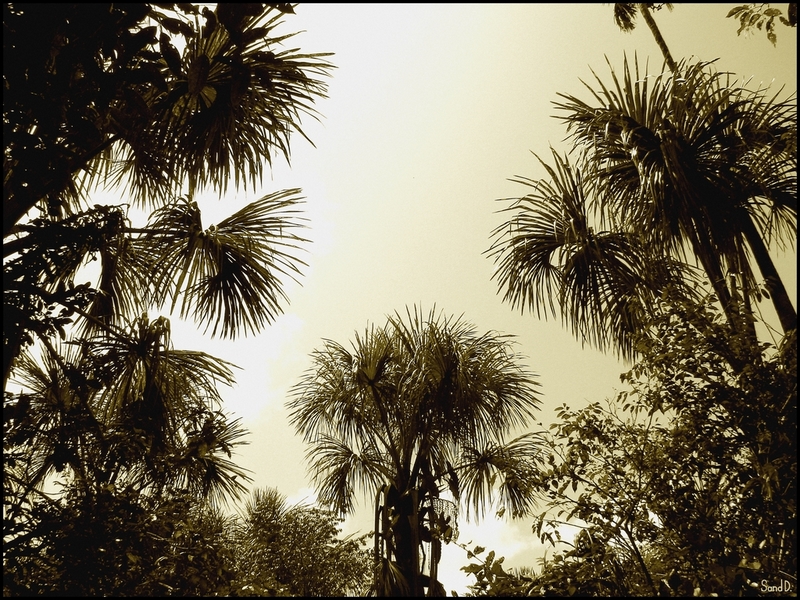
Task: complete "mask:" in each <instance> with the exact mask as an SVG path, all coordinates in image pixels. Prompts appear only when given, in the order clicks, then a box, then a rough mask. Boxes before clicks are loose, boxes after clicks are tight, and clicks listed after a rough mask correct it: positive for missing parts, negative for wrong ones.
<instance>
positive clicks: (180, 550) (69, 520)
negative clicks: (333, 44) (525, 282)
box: [3, 3, 333, 595]
mask: <svg viewBox="0 0 800 600" xmlns="http://www.w3.org/2000/svg"><path fill="white" fill-rule="evenodd" d="M3 11H4V12H3V26H4V35H3V49H4V65H5V68H4V71H3V82H4V98H3V100H4V103H3V122H4V135H3V139H4V147H5V154H4V171H3V172H4V201H3V255H4V264H3V315H4V324H3V364H4V380H3V389H4V399H3V404H4V410H3V417H4V432H5V435H4V444H3V456H4V478H3V483H4V485H3V491H4V495H3V502H4V522H3V525H4V532H3V533H4V548H5V550H6V552H5V553H4V567H5V568H4V571H5V572H6V573H9V569H11V570H12V572H11V573H9V577H10V578H11V579H10V580H7V581H10V583H9V587H8V588H7V589H8V590H9V591H10V592H12V593H15V594H20V593H70V592H74V593H75V594H78V595H81V594H100V595H114V594H146V595H147V594H152V595H158V594H163V593H175V591H176V590H179V591H180V593H197V594H200V595H202V594H207V593H208V594H210V593H225V592H224V589H226V588H225V585H227V584H225V581H224V580H225V576H224V573H223V572H222V571H224V569H223V567H222V566H219V565H221V564H222V562H223V561H224V560H227V559H226V558H225V556H223V554H224V553H223V554H220V552H221V551H218V546H214V548H216V549H214V548H211V549H210V547H206V548H205V549H203V548H200V549H198V550H197V552H200V554H195V549H194V548H195V544H194V542H191V540H190V541H187V542H184V541H182V540H178V539H176V538H175V536H176V535H179V534H178V533H176V532H179V531H185V532H186V533H185V535H186V536H189V538H191V536H194V535H195V534H197V535H200V538H198V539H200V540H201V542H200V546H202V545H203V544H205V543H206V541H208V543H209V544H212V541H209V540H212V538H213V539H214V540H216V538H215V537H214V536H216V535H217V533H218V532H217V533H213V535H211V533H209V532H208V531H206V532H204V533H198V528H199V529H200V530H202V529H203V527H205V525H202V523H201V522H200V521H196V520H193V519H194V517H193V516H192V514H193V513H192V511H193V510H195V509H194V507H192V506H191V504H192V503H196V504H204V503H206V502H208V503H211V506H212V508H214V509H216V507H218V506H220V505H221V504H224V503H225V502H227V501H229V500H230V499H231V498H236V497H237V496H239V495H240V494H241V493H242V492H243V491H244V490H245V487H244V484H245V483H246V482H247V481H248V479H249V476H248V474H247V472H246V471H245V470H244V469H241V468H239V467H238V466H237V465H236V464H235V462H234V461H233V456H232V455H233V452H234V451H235V449H236V447H237V446H239V445H240V444H242V443H244V440H243V437H244V435H245V434H246V431H245V430H244V428H243V427H242V425H241V422H240V421H239V420H233V419H231V418H230V417H229V416H228V415H226V414H225V412H224V411H223V410H222V392H221V388H222V387H224V386H229V385H231V384H233V382H234V377H233V368H234V365H231V364H229V363H227V362H226V361H223V360H220V359H217V358H214V357H212V356H209V355H208V354H206V353H204V352H199V351H192V350H179V349H176V348H174V346H173V344H172V339H171V327H170V321H169V318H168V317H167V316H163V315H160V316H155V317H151V315H152V314H153V313H156V312H158V311H162V310H164V311H168V314H173V312H177V313H178V314H179V315H180V316H181V317H189V318H193V319H194V320H195V322H196V323H197V324H198V325H199V326H200V327H204V328H205V329H206V331H207V332H210V333H211V335H220V336H224V337H230V338H232V337H235V336H236V335H241V334H252V333H257V332H259V331H261V330H262V329H263V328H264V327H265V326H267V325H268V324H269V323H271V322H272V321H273V320H274V319H275V317H276V316H277V315H278V314H280V312H281V310H282V305H283V303H284V302H285V301H286V297H285V294H284V292H283V284H284V280H285V278H286V277H298V276H299V274H300V269H301V267H302V266H303V261H302V260H301V259H300V257H299V256H298V252H299V251H300V249H301V247H302V245H303V244H304V243H305V241H306V240H305V239H304V238H303V237H301V236H300V235H299V234H298V230H299V229H300V228H301V227H302V226H303V221H302V218H301V217H300V208H299V204H300V203H301V202H302V196H301V191H300V190H299V189H289V190H279V191H275V192H271V193H267V194H265V195H263V196H262V197H261V198H260V199H258V200H255V201H253V202H251V203H250V204H249V205H248V206H246V207H244V208H243V209H241V210H239V211H238V212H236V213H235V214H233V215H231V216H230V217H228V218H225V219H223V220H221V221H220V222H219V223H217V224H215V225H214V224H206V223H203V221H202V218H201V210H200V206H199V205H198V203H197V201H196V195H197V194H198V193H199V192H200V191H201V190H203V189H207V190H210V191H213V192H217V193H219V194H220V195H222V194H224V193H225V192H226V190H228V189H229V187H230V186H235V187H236V188H243V189H246V190H248V191H255V190H257V189H258V188H259V187H260V186H261V185H262V184H263V181H262V176H263V175H264V173H265V170H266V169H267V168H269V166H270V165H271V164H272V161H273V160H275V159H276V158H283V159H286V160H288V159H289V157H290V138H292V137H293V136H295V135H300V136H303V137H305V134H304V133H303V129H302V123H301V121H302V118H303V117H312V118H316V116H317V112H316V109H315V106H314V105H315V103H316V102H317V101H318V100H320V99H322V98H325V94H326V89H327V88H326V84H325V83H324V78H325V77H327V76H328V75H329V73H330V70H331V69H332V67H333V66H332V65H331V64H330V63H328V62H327V61H326V60H325V56H327V55H326V54H305V53H302V52H301V51H300V50H299V49H297V48H292V47H287V42H288V41H289V40H290V39H291V38H292V36H293V35H294V34H284V33H280V29H281V27H282V25H283V20H284V18H285V17H287V16H290V15H291V14H292V13H293V8H292V7H291V6H290V5H288V4H219V5H217V6H216V7H215V8H213V9H212V8H210V7H208V6H202V5H192V4H158V5H155V4H136V5H134V4H107V3H96V4H69V3H68V4H57V5H56V4H45V5H42V4H20V3H9V4H5V5H4V8H3ZM100 191H105V192H109V191H113V192H114V193H116V194H118V196H117V198H118V201H117V203H116V204H115V203H114V201H113V200H109V199H108V198H109V194H108V193H107V194H106V195H105V196H104V200H103V202H105V203H100V202H97V201H95V200H96V197H97V194H98V193H99V192H100ZM134 209H138V210H147V209H149V210H150V211H151V214H150V217H149V219H148V220H147V222H146V223H143V224H139V223H137V222H135V219H136V214H135V211H134ZM91 263H94V265H92V267H94V270H92V269H89V270H87V269H86V266H87V265H90V264H91ZM84 277H86V279H93V281H89V282H87V283H80V282H81V281H85V279H83V278H84ZM12 390H13V391H12ZM53 480H57V481H58V482H59V484H61V485H63V486H64V487H63V489H60V490H58V489H57V490H56V492H55V493H53V492H52V490H51V489H50V488H51V487H52V483H53ZM176 502H177V503H178V504H176ZM180 503H185V504H180ZM179 505H180V506H184V508H180V510H178V508H176V507H177V506H179ZM187 507H188V508H187ZM175 511H178V512H175ZM181 511H182V512H181ZM178 513H180V514H178ZM151 517H152V519H151ZM103 518H105V519H107V521H108V528H107V531H106V532H104V533H103V534H102V535H101V534H97V536H96V537H94V538H93V537H92V536H93V535H94V534H93V533H92V532H93V531H95V530H96V529H97V528H98V527H102V519H103ZM78 527H84V528H85V532H79V531H76V529H75V528H78ZM215 531H216V530H215ZM206 534H208V536H210V537H208V536H206ZM180 535H181V536H182V535H184V534H183V533H181V534H180ZM187 539H188V538H187ZM91 542H96V544H95V546H94V547H93V548H92V549H91V551H88V552H84V548H85V546H86V545H87V544H88V543H91ZM213 544H217V542H216V541H213ZM213 544H212V545H213ZM187 548H188V549H187ZM81 552H84V555H83V556H81V557H77V556H75V555H76V553H81ZM172 552H174V553H177V554H175V555H174V556H173V555H172V554H170V553H172ZM200 556H202V559H201V558H199V557H200ZM187 557H188V558H187ZM195 558H197V560H194V559H195ZM206 559H207V560H208V562H207V564H205V565H204V566H201V565H203V564H204V563H203V561H204V560H206ZM79 560H81V561H84V562H83V563H81V564H85V573H91V574H94V575H96V577H94V578H91V577H89V578H88V579H87V585H90V587H81V584H80V582H79V581H77V579H75V578H72V576H71V575H70V574H69V573H67V572H66V571H65V568H66V565H68V564H70V562H74V563H75V564H77V562H76V561H79ZM187 560H188V561H189V562H190V563H191V564H187ZM112 564H113V565H114V568H115V569H119V567H120V565H125V564H127V565H128V567H129V575H130V577H128V578H126V576H119V575H117V574H114V573H112V572H110V569H111V565H112ZM82 568H83V567H82ZM167 568H168V569H172V570H171V571H170V572H169V573H166V572H164V571H163V569H167ZM36 569H43V570H42V573H43V574H44V575H43V579H38V578H32V579H28V578H27V575H26V574H27V573H30V572H31V571H32V570H36ZM218 569H222V571H221V570H218ZM204 571H208V572H214V573H217V575H215V576H214V577H212V578H210V579H209V578H208V577H206V576H207V575H208V573H204ZM85 573H84V574H85ZM173 576H174V578H173ZM48 578H50V579H49V580H48ZM104 578H105V579H104ZM198 578H200V579H203V581H202V582H200V583H198ZM218 580H219V581H218ZM217 584H219V585H217ZM204 585H205V586H206V587H203V586H204Z"/></svg>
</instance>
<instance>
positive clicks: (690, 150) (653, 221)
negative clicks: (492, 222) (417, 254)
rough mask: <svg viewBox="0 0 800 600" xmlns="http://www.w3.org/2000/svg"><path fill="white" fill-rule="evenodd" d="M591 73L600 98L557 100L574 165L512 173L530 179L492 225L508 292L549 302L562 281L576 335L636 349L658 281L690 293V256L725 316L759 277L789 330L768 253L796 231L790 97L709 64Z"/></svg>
mask: <svg viewBox="0 0 800 600" xmlns="http://www.w3.org/2000/svg"><path fill="white" fill-rule="evenodd" d="M595 77H596V80H597V84H598V88H599V91H596V90H595V89H593V88H592V87H589V86H587V87H588V89H589V90H590V92H591V93H592V95H593V96H594V102H586V101H584V100H580V99H578V98H577V97H575V96H571V95H562V97H563V100H562V101H559V102H557V103H556V107H557V108H558V109H560V110H562V111H564V113H565V114H564V116H563V117H561V118H562V119H563V120H564V122H565V123H566V125H567V128H568V130H569V131H570V133H571V135H572V139H573V141H574V152H575V154H576V155H577V158H576V160H575V162H576V163H577V165H576V166H575V167H572V166H570V165H569V161H567V159H566V158H564V159H561V158H559V157H557V156H556V161H557V163H558V165H557V167H556V168H555V169H553V168H551V167H547V166H546V168H547V170H548V173H549V175H550V178H551V179H550V180H543V181H532V180H528V179H524V178H520V181H521V182H522V183H524V184H526V185H531V186H533V187H534V191H533V192H532V193H531V194H530V195H528V196H525V197H524V198H521V199H519V200H517V201H516V202H515V203H514V204H513V205H512V206H511V207H510V208H509V209H508V210H509V211H511V212H513V213H514V216H513V217H511V219H510V220H509V221H508V222H507V223H506V224H504V225H503V226H501V227H498V228H497V230H495V232H494V236H495V238H496V240H495V243H494V244H493V246H492V248H491V250H490V251H491V252H492V253H493V254H494V256H495V258H496V260H497V261H498V262H499V265H500V268H499V270H498V279H499V283H500V286H501V288H504V289H505V290H506V299H509V300H511V301H512V302H513V303H514V304H518V305H520V306H522V307H523V308H524V307H526V306H528V307H530V308H531V309H535V310H537V311H540V310H543V309H545V310H546V307H547V303H550V312H555V311H554V309H553V306H552V302H553V300H552V297H551V296H550V295H549V294H550V291H551V289H552V290H557V292H556V294H555V296H556V298H558V300H559V304H560V307H561V311H562V315H563V316H564V318H565V319H566V320H567V321H568V322H569V323H570V324H571V325H572V328H573V330H574V331H575V333H576V334H577V335H578V336H579V337H580V338H581V339H584V340H589V341H591V342H593V343H595V344H596V345H597V346H599V347H601V348H602V347H604V345H607V344H609V343H611V345H612V346H614V347H615V348H616V349H617V350H619V351H620V353H621V354H623V355H626V356H630V355H631V354H632V352H633V347H632V346H631V345H630V343H629V339H630V338H629V334H630V333H634V332H635V330H636V329H637V328H641V326H642V325H643V324H644V323H646V321H647V319H646V318H641V317H642V316H644V317H646V315H644V314H643V313H642V310H644V309H647V307H648V306H653V304H654V303H653V299H654V298H658V296H659V295H660V294H661V293H662V292H663V290H664V289H665V288H666V287H669V286H672V287H674V286H678V287H680V288H682V293H683V294H687V293H689V294H690V293H691V289H692V285H691V278H692V277H694V273H695V271H694V269H692V268H691V267H690V264H691V262H692V261H691V260H690V259H689V258H688V257H690V256H693V257H694V258H695V259H696V261H697V263H699V266H700V267H701V268H702V271H703V272H704V273H705V275H706V277H707V281H708V282H709V283H710V285H711V286H712V287H713V290H714V292H715V293H716V294H717V298H718V299H719V301H720V302H721V304H722V306H723V308H724V310H725V311H726V314H727V315H728V318H729V322H730V323H731V324H732V326H733V324H735V323H737V322H740V321H739V319H738V318H737V314H738V313H740V312H743V313H745V314H750V312H751V309H750V304H749V303H750V301H751V298H752V297H753V296H756V295H757V294H758V291H759V290H760V289H761V290H765V291H766V292H767V293H766V294H765V295H766V296H769V297H771V298H772V300H773V304H774V305H775V309H776V312H777V314H778V316H779V318H780V322H781V325H782V327H783V329H784V331H785V332H786V331H790V330H792V329H794V328H795V327H796V325H797V313H796V310H795V309H794V307H793V306H792V304H791V302H790V301H789V299H788V295H787V294H786V290H785V288H784V286H783V284H782V282H781V279H780V277H779V276H778V273H777V271H776V269H775V266H774V264H773V261H772V258H771V256H770V254H769V251H768V245H770V244H774V243H777V244H779V245H780V244H791V243H793V240H794V236H795V235H796V223H797V199H796V198H797V176H796V168H797V150H796V147H797V146H796V131H797V126H796V114H797V108H796V104H795V103H794V102H793V101H792V98H789V99H787V100H780V99H779V98H778V96H777V95H767V93H766V91H764V90H757V91H755V92H753V91H749V90H746V89H744V88H741V87H739V86H737V85H735V84H734V83H733V82H732V81H731V79H730V77H729V76H727V75H726V74H723V73H718V72H716V71H714V70H713V69H712V68H711V65H710V64H709V63H696V64H691V63H681V65H680V66H679V68H678V70H677V72H675V73H665V72H663V71H662V72H661V73H660V74H659V75H656V76H651V75H649V74H648V73H647V72H646V71H645V72H640V70H639V66H638V63H636V62H635V63H634V67H633V68H632V67H631V66H630V65H629V63H628V61H627V60H626V61H625V64H624V69H623V76H622V77H618V76H617V74H616V73H615V72H614V70H613V69H612V85H610V86H607V85H606V84H605V83H604V82H603V81H602V80H601V79H600V78H599V77H597V76H596V75H595ZM592 226H594V228H597V230H598V231H597V233H592V231H593V227H592ZM565 252H566V254H565ZM623 255H627V256H626V257H623ZM556 257H557V258H558V259H557V260H556V259H555V258H556ZM751 257H752V259H751ZM751 260H752V261H753V262H755V264H756V265H757V267H758V270H759V271H760V275H761V279H759V278H758V277H757V276H756V274H755V271H754V269H753V266H752V263H751ZM732 278H733V279H734V281H735V286H734V285H732V284H731V279H732Z"/></svg>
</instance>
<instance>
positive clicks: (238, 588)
mask: <svg viewBox="0 0 800 600" xmlns="http://www.w3.org/2000/svg"><path fill="white" fill-rule="evenodd" d="M340 523H341V519H340V518H339V517H337V516H336V515H335V514H334V513H333V512H331V511H329V510H325V509H322V508H318V507H315V506H306V505H303V504H297V505H294V506H289V505H287V504H286V499H285V498H284V497H283V496H281V495H280V494H279V493H278V492H277V490H275V489H265V490H261V489H257V490H255V491H254V492H253V493H252V494H251V496H250V499H249V500H248V502H247V503H246V505H245V507H244V510H243V513H242V515H241V517H237V518H236V519H235V520H234V522H233V524H232V534H231V535H230V543H231V546H230V548H231V552H232V553H233V556H234V559H235V569H234V570H235V573H236V577H235V579H234V580H233V582H232V584H231V588H232V590H233V594H234V595H237V596H274V595H280V596H305V597H309V596H315V597H316V596H351V595H364V594H365V593H366V592H367V590H369V588H370V586H371V585H372V583H373V581H372V580H373V557H372V552H371V550H369V549H367V547H366V543H367V542H366V537H367V536H362V537H361V538H358V539H353V538H350V537H346V538H343V539H340V538H339V534H340V532H341V530H340V528H339V524H340Z"/></svg>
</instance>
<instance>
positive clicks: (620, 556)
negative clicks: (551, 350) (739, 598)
mask: <svg viewBox="0 0 800 600" xmlns="http://www.w3.org/2000/svg"><path fill="white" fill-rule="evenodd" d="M654 328H655V335H653V336H652V337H649V338H643V339H642V344H643V347H642V348H641V352H642V359H641V360H640V361H639V362H637V364H636V365H635V366H634V367H633V368H632V369H631V370H630V371H629V372H627V373H625V374H623V375H622V379H623V381H625V382H627V383H629V384H630V386H631V389H630V390H629V391H624V392H620V393H619V394H618V395H617V396H616V397H615V398H613V399H611V400H608V401H607V403H606V404H605V405H603V404H600V403H593V404H590V405H589V406H587V407H585V408H583V409H580V410H572V409H569V408H568V407H567V406H564V407H563V408H562V409H560V411H559V413H558V417H559V421H558V422H557V423H555V424H553V425H552V426H551V428H552V429H553V430H554V432H553V436H552V437H551V438H550V440H549V444H550V453H549V457H548V459H547V462H548V467H547V468H545V469H543V470H542V471H541V478H540V480H539V484H540V493H541V494H542V496H543V498H545V499H546V503H545V505H544V506H543V509H544V510H543V511H542V512H541V513H540V515H539V516H538V517H537V519H536V521H535V522H534V527H533V529H534V533H535V534H536V535H537V536H539V538H540V539H541V541H542V542H547V543H550V544H552V545H553V547H554V548H556V554H555V555H553V556H552V557H551V558H549V559H548V560H546V561H544V563H543V564H542V566H541V568H540V569H539V574H538V575H536V576H534V577H527V578H522V577H518V576H516V575H514V574H508V573H505V572H504V571H502V568H498V567H496V566H495V567H494V568H490V567H491V565H489V566H487V564H486V562H484V563H483V564H481V563H473V564H472V565H470V566H469V567H466V568H465V569H466V570H467V571H468V572H470V573H474V574H475V575H476V584H475V585H474V586H473V592H475V593H477V594H479V595H501V594H509V595H539V594H544V595H591V596H627V595H642V596H649V595H681V596H686V595H689V596H691V595H697V594H700V595H710V594H717V595H720V596H730V595H734V596H735V595H752V594H758V593H760V592H765V591H767V590H766V587H765V586H772V587H777V586H779V585H780V584H781V582H790V583H791V584H792V585H794V583H795V580H794V573H796V572H797V437H796V431H797V343H796V337H795V335H794V334H792V335H790V336H788V337H787V338H786V339H785V340H784V341H783V343H782V344H781V345H780V347H779V348H775V347H772V346H770V345H766V344H765V345H762V346H761V347H754V346H752V345H751V344H750V343H749V338H748V336H747V335H746V334H739V335H731V333H730V330H729V328H728V327H727V324H726V323H724V320H723V319H720V317H719V316H718V315H717V314H716V313H715V311H713V310H712V308H711V307H710V306H709V305H705V306H700V307H698V306H693V305H685V304H682V303H680V302H676V303H670V304H669V305H667V306H665V307H664V312H663V316H662V317H661V318H660V319H659V320H658V321H657V322H656V323H655V324H654ZM731 355H732V356H735V357H736V358H737V359H738V360H739V361H741V364H742V365H744V366H743V367H742V368H741V369H740V370H736V369H733V368H732V367H731V366H730V360H729V358H730V356H731ZM576 530H577V533H575V531H576ZM492 558H494V557H493V556H492Z"/></svg>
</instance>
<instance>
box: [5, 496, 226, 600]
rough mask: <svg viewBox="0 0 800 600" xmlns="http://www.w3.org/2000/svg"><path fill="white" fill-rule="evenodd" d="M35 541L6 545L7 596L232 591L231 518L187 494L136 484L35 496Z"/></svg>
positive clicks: (195, 594) (131, 594) (147, 594)
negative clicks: (161, 493)
mask: <svg viewBox="0 0 800 600" xmlns="http://www.w3.org/2000/svg"><path fill="white" fill-rule="evenodd" d="M31 519H34V520H36V521H37V523H38V528H37V536H36V540H35V541H36V543H28V544H24V545H22V544H17V543H15V541H12V543H11V544H10V545H9V544H6V545H5V546H4V554H3V595H4V596H38V595H45V596H78V597H80V596H138V597H142V596H173V595H181V596H182V595H186V596H216V595H228V594H229V593H230V582H231V580H232V578H233V571H232V567H233V561H232V554H231V549H230V547H229V546H228V545H227V542H226V536H225V531H226V518H225V517H223V516H222V515H221V514H220V513H219V512H218V511H216V510H214V509H212V508H210V507H208V506H207V505H202V504H198V503H197V501H196V499H195V498H194V497H193V496H192V495H189V494H184V493H175V494H171V495H168V496H165V497H162V498H159V499H156V498H153V497H148V496H143V495H141V494H139V493H138V492H136V491H135V490H112V489H105V490H100V491H98V492H96V493H95V492H93V493H89V494H83V493H82V492H81V491H79V490H77V489H76V488H70V490H68V491H67V492H66V493H65V494H64V495H62V497H61V498H60V499H59V500H57V501H56V500H51V499H49V498H48V499H47V500H46V501H42V502H37V503H36V504H35V505H34V508H33V509H32V510H31Z"/></svg>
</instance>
